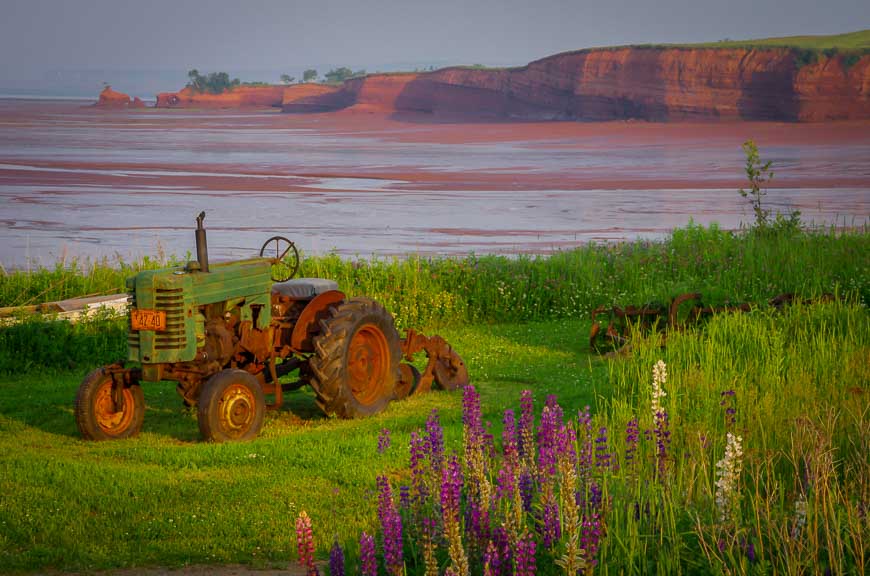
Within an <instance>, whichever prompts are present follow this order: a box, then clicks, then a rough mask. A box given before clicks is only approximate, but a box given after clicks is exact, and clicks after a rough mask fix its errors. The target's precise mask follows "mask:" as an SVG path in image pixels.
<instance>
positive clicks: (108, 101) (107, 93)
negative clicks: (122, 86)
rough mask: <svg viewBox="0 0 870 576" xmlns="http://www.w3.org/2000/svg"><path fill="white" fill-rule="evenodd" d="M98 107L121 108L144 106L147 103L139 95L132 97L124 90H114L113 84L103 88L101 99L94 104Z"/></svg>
mask: <svg viewBox="0 0 870 576" xmlns="http://www.w3.org/2000/svg"><path fill="white" fill-rule="evenodd" d="M94 106H96V107H97V108H110V109H119V108H144V107H145V103H144V102H142V100H140V99H139V98H138V97H136V98H132V99H131V98H130V96H128V95H127V94H124V93H123V92H116V91H115V90H112V87H111V86H106V87H105V88H103V91H102V92H100V99H99V100H98V101H97V103H96V104H94Z"/></svg>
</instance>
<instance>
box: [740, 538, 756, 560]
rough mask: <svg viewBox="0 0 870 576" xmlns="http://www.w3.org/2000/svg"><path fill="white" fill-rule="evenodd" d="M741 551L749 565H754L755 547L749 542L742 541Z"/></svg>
mask: <svg viewBox="0 0 870 576" xmlns="http://www.w3.org/2000/svg"><path fill="white" fill-rule="evenodd" d="M743 550H744V551H745V552H746V559H747V560H749V563H750V564H754V563H755V560H756V558H755V545H754V544H753V543H752V542H751V541H746V540H744V542H743Z"/></svg>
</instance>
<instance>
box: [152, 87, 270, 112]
mask: <svg viewBox="0 0 870 576" xmlns="http://www.w3.org/2000/svg"><path fill="white" fill-rule="evenodd" d="M283 98H284V86H236V87H235V88H233V89H232V90H227V91H226V92H222V93H220V94H212V93H210V92H197V91H196V90H193V89H192V88H184V89H183V90H181V91H179V92H161V93H160V94H158V95H157V107H158V108H269V107H274V108H280V107H281V102H282V100H283Z"/></svg>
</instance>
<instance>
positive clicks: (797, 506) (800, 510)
mask: <svg viewBox="0 0 870 576" xmlns="http://www.w3.org/2000/svg"><path fill="white" fill-rule="evenodd" d="M806 524H807V501H806V498H804V495H803V494H801V495H800V496H798V499H797V500H795V501H794V526H792V529H791V537H792V538H794V539H795V540H797V538H798V536H800V535H801V531H802V530H803V528H804V526H806Z"/></svg>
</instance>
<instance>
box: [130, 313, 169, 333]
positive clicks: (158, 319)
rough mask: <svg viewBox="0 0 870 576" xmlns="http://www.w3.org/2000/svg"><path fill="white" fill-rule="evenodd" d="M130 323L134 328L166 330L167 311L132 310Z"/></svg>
mask: <svg viewBox="0 0 870 576" xmlns="http://www.w3.org/2000/svg"><path fill="white" fill-rule="evenodd" d="M130 325H131V328H133V330H156V331H160V330H166V312H161V311H159V310H140V309H136V310H131V311H130Z"/></svg>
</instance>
